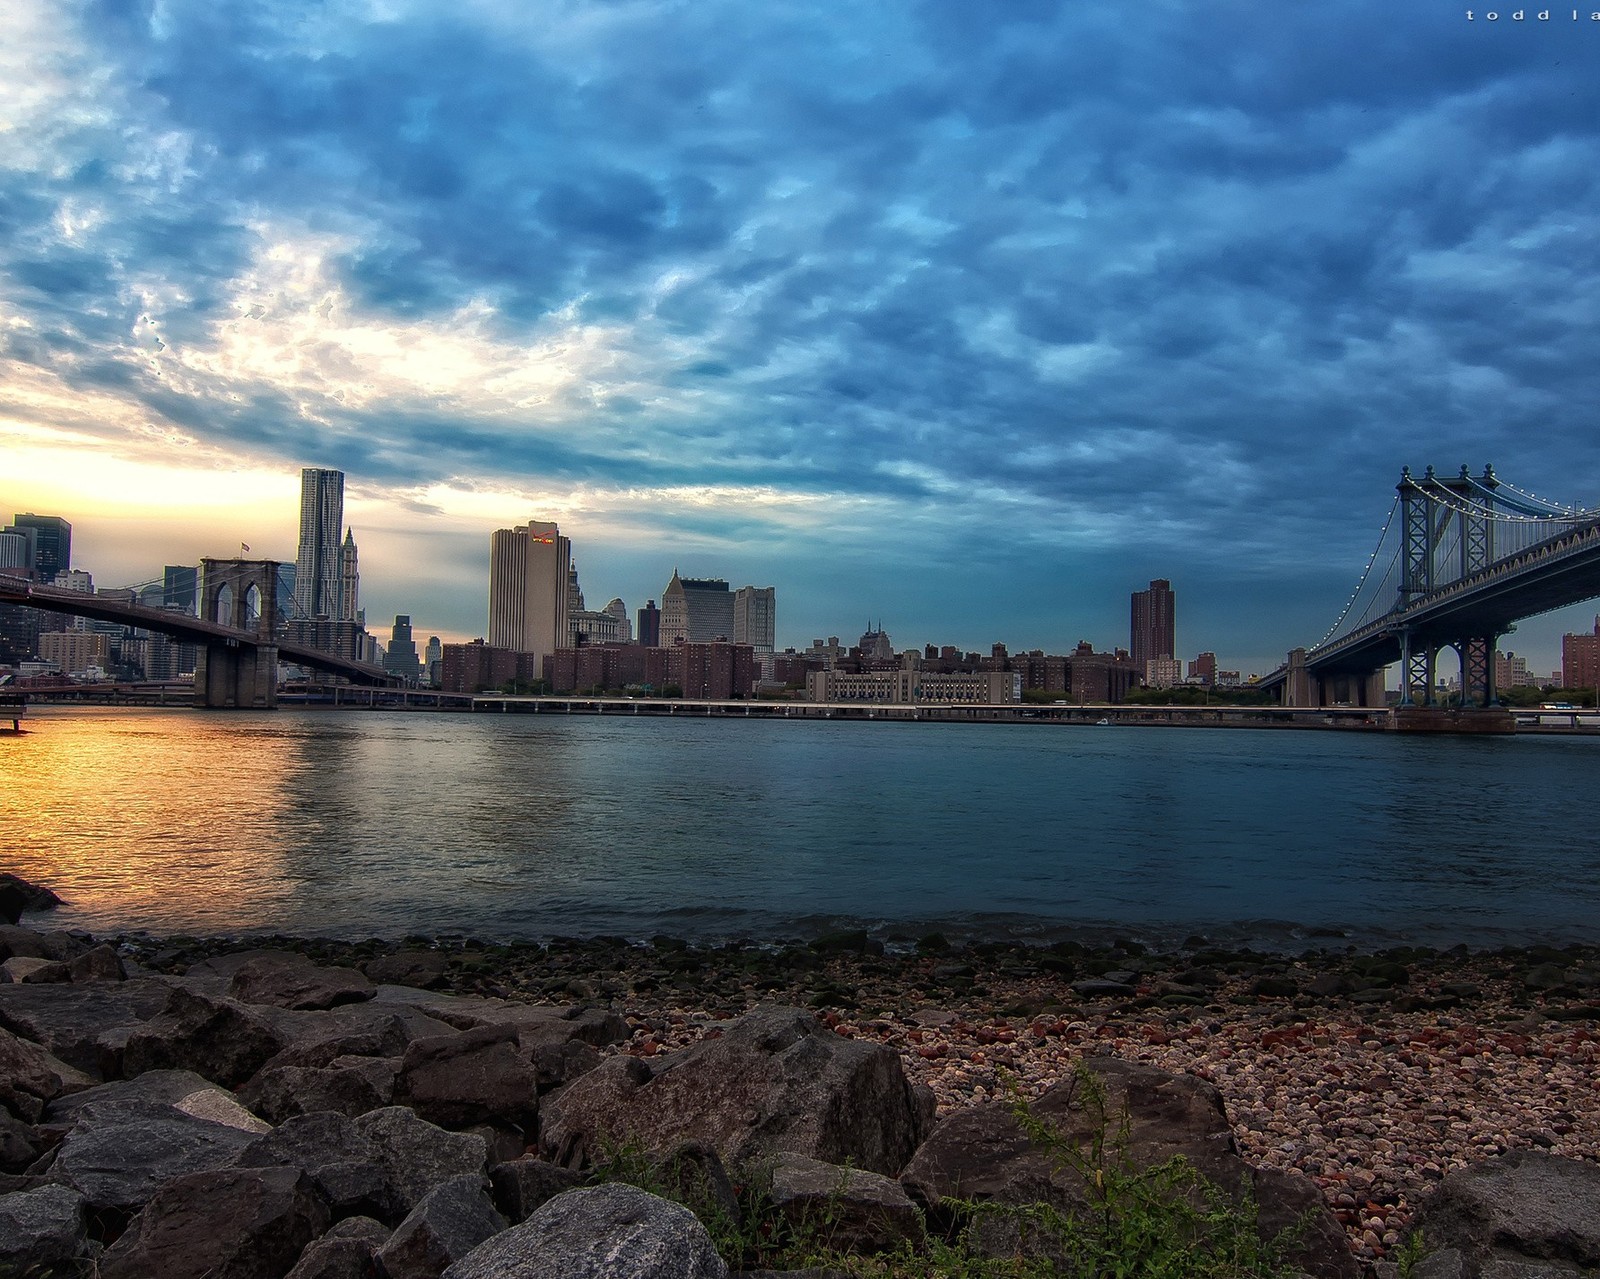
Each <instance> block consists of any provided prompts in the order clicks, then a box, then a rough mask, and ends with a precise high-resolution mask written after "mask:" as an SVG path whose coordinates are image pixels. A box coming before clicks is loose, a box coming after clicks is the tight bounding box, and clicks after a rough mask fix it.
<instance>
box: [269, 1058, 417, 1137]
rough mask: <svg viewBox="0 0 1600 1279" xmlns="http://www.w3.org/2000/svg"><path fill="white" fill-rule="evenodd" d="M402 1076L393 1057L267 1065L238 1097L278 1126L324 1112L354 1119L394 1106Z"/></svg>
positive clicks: (397, 1062)
mask: <svg viewBox="0 0 1600 1279" xmlns="http://www.w3.org/2000/svg"><path fill="white" fill-rule="evenodd" d="M279 1055H280V1056H281V1055H282V1054H279ZM399 1073H400V1062H399V1060H398V1059H397V1058H393V1057H335V1058H334V1059H333V1060H332V1061H331V1062H329V1063H328V1065H327V1066H324V1067H309V1066H272V1065H267V1066H263V1067H262V1068H261V1069H260V1070H258V1071H257V1072H256V1073H255V1074H254V1075H252V1076H251V1077H250V1080H249V1082H248V1083H246V1084H245V1085H244V1086H243V1087H242V1088H240V1089H239V1096H240V1098H241V1099H242V1100H243V1101H245V1102H247V1103H248V1104H249V1106H250V1109H252V1110H254V1111H255V1112H256V1113H257V1114H259V1115H262V1116H264V1117H265V1118H267V1119H269V1120H271V1121H272V1122H273V1123H282V1122H283V1121H284V1120H285V1119H288V1118H290V1117H291V1116H294V1115H306V1114H311V1113H313V1112H315V1111H319V1110H337V1111H338V1112H339V1113H340V1114H343V1115H349V1116H351V1117H354V1116H356V1115H364V1114H366V1113H367V1111H369V1110H378V1109H380V1108H382V1107H384V1106H389V1105H393V1104H394V1083H395V1076H396V1075H398V1074H399Z"/></svg>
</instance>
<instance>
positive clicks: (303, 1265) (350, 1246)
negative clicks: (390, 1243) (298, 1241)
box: [284, 1217, 390, 1279]
mask: <svg viewBox="0 0 1600 1279" xmlns="http://www.w3.org/2000/svg"><path fill="white" fill-rule="evenodd" d="M389 1234H390V1230H389V1227H388V1226H386V1225H384V1224H383V1223H382V1222H381V1221H374V1220H373V1219H372V1218H371V1217H346V1218H345V1219H344V1220H343V1221H341V1222H339V1223H337V1224H336V1225H334V1226H331V1227H329V1229H328V1233H327V1234H325V1235H323V1236H322V1238H321V1239H318V1240H317V1241H316V1242H314V1243H311V1244H308V1245H307V1246H306V1250H305V1251H304V1252H302V1253H301V1254H300V1260H299V1261H297V1262H295V1263H294V1269H293V1270H291V1271H290V1272H289V1273H288V1274H287V1275H285V1276H284V1279H372V1277H373V1275H374V1274H376V1273H377V1263H376V1261H375V1260H374V1258H375V1257H376V1256H377V1252H378V1249H379V1248H381V1247H383V1245H384V1241H385V1240H387V1239H388V1238H389Z"/></svg>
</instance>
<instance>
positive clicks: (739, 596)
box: [733, 586, 778, 657]
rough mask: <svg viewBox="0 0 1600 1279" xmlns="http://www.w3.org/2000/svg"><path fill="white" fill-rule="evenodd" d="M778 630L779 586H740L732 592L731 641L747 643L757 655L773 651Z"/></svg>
mask: <svg viewBox="0 0 1600 1279" xmlns="http://www.w3.org/2000/svg"><path fill="white" fill-rule="evenodd" d="M777 629H778V588H777V587H775V586H741V587H740V588H739V589H738V590H736V591H735V592H734V593H733V642H734V643H735V644H749V645H750V646H751V647H752V648H754V649H755V650H756V655H757V656H758V657H759V656H760V655H761V654H763V653H770V652H772V650H773V648H774V647H775V646H776V644H775V639H774V637H775V636H776V635H777Z"/></svg>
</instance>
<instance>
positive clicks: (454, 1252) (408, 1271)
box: [378, 1176, 506, 1279]
mask: <svg viewBox="0 0 1600 1279" xmlns="http://www.w3.org/2000/svg"><path fill="white" fill-rule="evenodd" d="M505 1228H506V1222H505V1219H504V1218H503V1217H501V1216H500V1214H499V1213H498V1212H496V1211H495V1210H494V1205H493V1204H492V1203H491V1202H490V1201H489V1197H488V1195H487V1194H485V1193H484V1184H483V1178H482V1177H481V1176H461V1177H452V1178H450V1179H449V1180H448V1181H444V1182H441V1183H440V1184H439V1185H437V1186H435V1187H434V1188H433V1189H432V1190H430V1191H429V1192H428V1193H427V1194H426V1195H424V1196H423V1197H422V1199H421V1201H420V1202H419V1203H418V1204H417V1206H416V1207H415V1208H413V1209H412V1210H411V1211H410V1213H409V1214H407V1216H406V1219H405V1220H404V1221H402V1222H401V1223H400V1224H399V1226H397V1227H396V1228H395V1232H394V1234H392V1235H390V1236H389V1239H388V1242H386V1243H385V1244H384V1245H383V1247H382V1248H380V1249H379V1250H378V1262H379V1265H380V1266H381V1267H382V1273H383V1274H384V1275H386V1276H387V1277H388V1279H436V1277H437V1276H438V1275H439V1273H440V1272H441V1271H443V1270H444V1269H445V1267H446V1266H448V1265H449V1264H450V1263H451V1262H453V1261H457V1260H459V1259H460V1258H462V1257H465V1256H466V1255H467V1254H468V1253H469V1252H471V1251H472V1250H473V1249H474V1248H476V1247H477V1246H478V1245H479V1244H481V1243H483V1242H484V1240H486V1239H488V1238H490V1237H491V1236H493V1235H497V1234H499V1233H500V1232H501V1231H502V1230H504V1229H505Z"/></svg>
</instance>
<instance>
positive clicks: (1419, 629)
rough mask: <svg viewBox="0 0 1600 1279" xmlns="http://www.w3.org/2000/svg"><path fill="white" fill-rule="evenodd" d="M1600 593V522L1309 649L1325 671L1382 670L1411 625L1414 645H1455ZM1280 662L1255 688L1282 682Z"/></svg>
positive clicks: (1310, 665) (1315, 665)
mask: <svg viewBox="0 0 1600 1279" xmlns="http://www.w3.org/2000/svg"><path fill="white" fill-rule="evenodd" d="M1596 596H1600V520H1593V521H1590V522H1589V523H1587V524H1582V525H1579V526H1578V527H1576V528H1574V529H1571V530H1569V531H1567V532H1564V533H1561V534H1560V535H1558V536H1556V537H1553V538H1550V539H1549V540H1548V541H1545V542H1540V543H1538V544H1536V545H1534V546H1531V547H1529V548H1528V549H1527V550H1524V551H1519V552H1517V553H1516V554H1515V555H1508V556H1506V557H1505V558H1504V559H1500V560H1496V561H1495V562H1494V563H1492V564H1490V565H1488V566H1487V567H1486V568H1483V569H1480V570H1479V571H1478V572H1476V573H1472V574H1469V575H1468V576H1466V577H1463V578H1460V579H1459V580H1457V581H1454V582H1451V583H1450V584H1449V585H1448V586H1444V587H1440V588H1439V589H1438V590H1434V591H1430V592H1429V593H1428V594H1426V595H1420V596H1418V597H1417V598H1416V599H1414V600H1412V601H1411V602H1410V603H1409V604H1407V605H1405V606H1403V607H1397V608H1395V609H1393V610H1391V611H1390V612H1388V613H1386V614H1384V615H1383V616H1382V617H1380V618H1378V620H1377V621H1375V622H1369V623H1368V624H1367V625H1366V626H1363V627H1360V628H1359V629H1357V630H1354V631H1351V632H1350V633H1349V634H1348V635H1341V636H1340V637H1338V638H1337V639H1335V640H1332V641H1330V642H1329V643H1327V644H1324V645H1322V646H1321V647H1319V648H1317V649H1314V650H1312V651H1311V652H1308V653H1307V654H1306V670H1307V671H1308V672H1309V673H1310V674H1312V675H1314V676H1318V677H1326V676H1337V675H1349V674H1363V673H1366V672H1371V671H1377V670H1381V669H1382V668H1383V667H1385V666H1389V665H1392V664H1393V663H1395V662H1398V661H1399V660H1400V659H1401V656H1402V636H1403V634H1404V632H1405V631H1407V630H1408V629H1409V631H1410V632H1411V638H1412V643H1413V645H1414V646H1420V645H1433V646H1436V647H1449V646H1451V645H1453V644H1455V643H1456V642H1458V641H1460V640H1462V639H1463V638H1466V637H1470V636H1477V635H1504V634H1505V633H1506V632H1508V631H1510V630H1511V629H1512V627H1513V625H1514V624H1515V623H1516V622H1519V621H1522V620H1523V619H1525V618H1529V617H1537V616H1538V615H1539V614H1540V613H1548V612H1550V611H1551V610H1552V609H1557V608H1564V607H1565V606H1566V605H1568V604H1579V603H1582V602H1583V601H1584V600H1588V599H1594V598H1595V597H1596ZM1288 671H1289V667H1288V665H1287V664H1285V665H1283V666H1280V667H1279V668H1278V669H1277V670H1276V671H1274V672H1272V674H1270V675H1268V676H1266V677H1265V678H1263V679H1261V680H1259V681H1258V682H1257V683H1256V684H1255V685H1254V687H1256V688H1260V689H1264V690H1268V691H1271V690H1275V689H1278V688H1281V687H1282V686H1283V685H1284V683H1285V681H1286V679H1287V677H1288Z"/></svg>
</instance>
